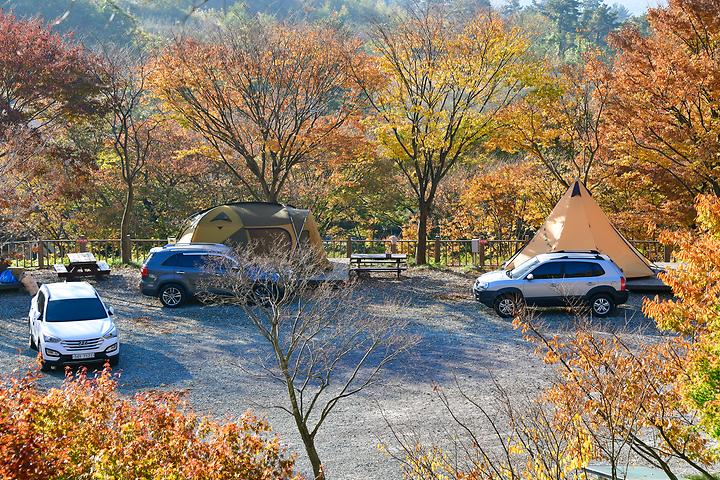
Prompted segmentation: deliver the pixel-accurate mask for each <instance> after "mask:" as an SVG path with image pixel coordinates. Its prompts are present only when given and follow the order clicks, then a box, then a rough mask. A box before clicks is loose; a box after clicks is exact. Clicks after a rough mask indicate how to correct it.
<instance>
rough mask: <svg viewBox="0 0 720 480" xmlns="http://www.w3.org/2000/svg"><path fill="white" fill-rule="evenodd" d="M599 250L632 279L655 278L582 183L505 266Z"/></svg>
mask: <svg viewBox="0 0 720 480" xmlns="http://www.w3.org/2000/svg"><path fill="white" fill-rule="evenodd" d="M563 250H564V251H572V250H576V251H578V250H579V251H582V250H595V251H597V252H599V253H602V254H605V255H607V256H608V257H610V258H611V259H612V261H613V262H615V264H617V266H619V267H620V268H621V269H622V270H623V272H624V273H625V275H626V276H627V277H628V278H643V277H650V276H652V275H654V272H653V270H652V268H651V263H650V262H649V261H648V260H647V259H646V258H645V257H644V256H643V255H642V254H641V253H640V252H638V251H637V249H636V248H635V247H633V246H632V245H631V244H630V242H628V241H627V240H626V239H625V237H623V236H622V234H621V233H620V232H618V231H617V229H616V228H615V227H614V226H613V225H612V223H610V219H608V217H607V216H606V215H605V212H603V211H602V209H601V208H600V205H598V204H597V202H596V201H595V200H594V199H593V198H592V195H591V194H590V192H589V191H588V189H587V188H585V185H583V184H582V183H581V182H579V181H578V180H575V182H574V183H573V184H571V185H570V187H569V188H568V190H567V192H565V195H563V196H562V198H561V199H560V201H559V202H558V203H557V205H555V208H553V211H552V212H550V215H549V216H548V218H547V220H545V223H544V224H543V226H542V227H540V229H539V230H538V231H537V233H536V234H535V236H534V237H533V239H532V240H530V242H529V243H528V244H527V245H525V247H523V248H522V249H521V250H520V251H519V252H517V253H516V254H515V255H514V256H513V257H512V258H511V259H510V260H508V261H507V262H506V264H505V268H506V269H511V268H515V267H516V266H518V265H520V264H521V263H523V262H524V261H526V260H528V259H530V258H532V257H534V256H536V255H539V254H541V253H552V252H558V251H563Z"/></svg>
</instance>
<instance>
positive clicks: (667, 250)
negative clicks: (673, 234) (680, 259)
mask: <svg viewBox="0 0 720 480" xmlns="http://www.w3.org/2000/svg"><path fill="white" fill-rule="evenodd" d="M671 259H672V247H671V246H670V245H665V246H664V247H663V260H664V261H666V262H670V260H671Z"/></svg>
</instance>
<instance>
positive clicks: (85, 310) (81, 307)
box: [45, 298, 107, 322]
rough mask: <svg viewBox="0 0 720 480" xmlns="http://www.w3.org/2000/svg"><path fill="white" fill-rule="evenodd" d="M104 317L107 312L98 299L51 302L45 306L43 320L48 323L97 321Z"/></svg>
mask: <svg viewBox="0 0 720 480" xmlns="http://www.w3.org/2000/svg"><path fill="white" fill-rule="evenodd" d="M105 317H107V312H106V311H105V307H104V306H103V304H102V302H101V301H100V299H98V298H72V299H67V300H51V301H49V302H48V304H47V312H46V313H45V320H46V321H48V322H75V321H79V320H99V319H101V318H105Z"/></svg>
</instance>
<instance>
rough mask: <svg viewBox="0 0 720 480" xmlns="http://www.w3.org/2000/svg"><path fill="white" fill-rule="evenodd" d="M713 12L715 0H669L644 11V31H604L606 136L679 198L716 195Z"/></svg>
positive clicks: (718, 5)
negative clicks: (663, 178)
mask: <svg viewBox="0 0 720 480" xmlns="http://www.w3.org/2000/svg"><path fill="white" fill-rule="evenodd" d="M718 11H720V2H718V0H671V1H670V2H669V4H668V6H667V7H663V8H654V9H650V10H649V11H648V16H647V17H648V23H649V28H650V34H649V35H648V36H643V35H642V34H641V33H640V32H639V31H638V30H637V29H635V28H630V27H628V28H625V29H623V30H622V31H621V32H620V33H618V34H616V35H613V36H611V44H612V45H613V46H614V47H615V48H616V49H617V50H618V55H617V57H616V59H615V61H614V66H613V73H612V88H613V90H614V94H613V95H612V97H611V102H609V103H608V123H609V124H610V125H611V126H612V131H611V132H609V138H610V141H611V142H612V144H613V146H614V149H615V150H616V151H617V153H618V155H619V156H621V157H625V158H627V161H628V162H633V163H635V164H637V163H648V164H649V165H651V166H652V167H653V169H652V171H657V172H663V173H667V174H668V177H669V178H671V180H672V182H673V185H674V188H676V189H679V190H681V191H682V192H683V193H684V201H685V203H686V204H689V203H691V202H692V201H693V199H694V197H695V196H696V195H697V194H699V193H714V194H715V195H718V194H720V178H719V177H718V166H719V165H720V163H719V162H720V160H719V159H720V140H719V138H720V135H719V134H720V123H718V120H717V119H718V116H719V115H720V82H718V81H717V80H716V79H717V78H718V76H719V75H720V63H719V62H718V55H720V42H718V36H720V16H718Z"/></svg>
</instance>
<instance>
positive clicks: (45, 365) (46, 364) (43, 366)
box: [40, 360, 52, 372]
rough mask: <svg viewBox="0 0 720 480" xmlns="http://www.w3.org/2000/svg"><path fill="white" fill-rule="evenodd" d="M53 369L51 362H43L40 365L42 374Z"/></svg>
mask: <svg viewBox="0 0 720 480" xmlns="http://www.w3.org/2000/svg"><path fill="white" fill-rule="evenodd" d="M51 369H52V365H50V362H46V361H45V360H43V361H42V363H41V364H40V371H41V372H49V371H50V370H51Z"/></svg>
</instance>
